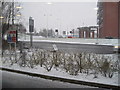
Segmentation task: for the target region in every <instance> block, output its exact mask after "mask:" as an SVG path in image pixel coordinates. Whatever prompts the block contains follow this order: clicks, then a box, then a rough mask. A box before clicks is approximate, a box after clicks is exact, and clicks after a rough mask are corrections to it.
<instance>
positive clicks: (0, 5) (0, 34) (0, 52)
mask: <svg viewBox="0 0 120 90" xmlns="http://www.w3.org/2000/svg"><path fill="white" fill-rule="evenodd" d="M2 17H3V16H2V2H1V1H0V49H1V51H0V55H1V56H0V57H2Z"/></svg>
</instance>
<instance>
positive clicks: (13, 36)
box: [7, 30, 17, 60]
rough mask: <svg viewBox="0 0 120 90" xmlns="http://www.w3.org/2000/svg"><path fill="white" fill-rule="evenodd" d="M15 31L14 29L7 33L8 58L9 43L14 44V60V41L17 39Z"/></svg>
mask: <svg viewBox="0 0 120 90" xmlns="http://www.w3.org/2000/svg"><path fill="white" fill-rule="evenodd" d="M16 36H17V33H16V30H11V31H8V33H7V42H8V43H9V46H10V59H11V43H14V44H15V60H16V41H17V38H16Z"/></svg>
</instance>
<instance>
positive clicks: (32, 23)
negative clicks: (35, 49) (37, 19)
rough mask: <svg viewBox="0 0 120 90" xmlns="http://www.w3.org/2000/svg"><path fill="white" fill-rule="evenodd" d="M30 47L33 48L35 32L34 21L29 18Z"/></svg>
mask: <svg viewBox="0 0 120 90" xmlns="http://www.w3.org/2000/svg"><path fill="white" fill-rule="evenodd" d="M29 32H30V47H32V32H34V20H33V19H32V17H29Z"/></svg>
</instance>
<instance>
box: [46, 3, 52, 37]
mask: <svg viewBox="0 0 120 90" xmlns="http://www.w3.org/2000/svg"><path fill="white" fill-rule="evenodd" d="M47 4H48V5H52V4H53V3H52V2H48V3H47ZM44 16H46V17H47V35H46V37H47V38H48V24H49V23H48V16H49V15H48V12H47V14H46V15H44ZM50 16H52V15H50Z"/></svg>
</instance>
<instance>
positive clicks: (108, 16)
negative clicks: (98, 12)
mask: <svg viewBox="0 0 120 90" xmlns="http://www.w3.org/2000/svg"><path fill="white" fill-rule="evenodd" d="M106 36H111V37H113V38H118V2H104V8H103V28H102V29H100V37H101V38H105V37H106Z"/></svg>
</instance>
